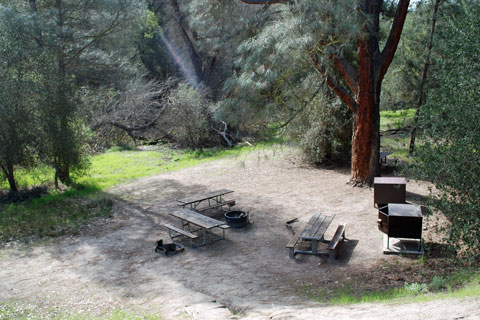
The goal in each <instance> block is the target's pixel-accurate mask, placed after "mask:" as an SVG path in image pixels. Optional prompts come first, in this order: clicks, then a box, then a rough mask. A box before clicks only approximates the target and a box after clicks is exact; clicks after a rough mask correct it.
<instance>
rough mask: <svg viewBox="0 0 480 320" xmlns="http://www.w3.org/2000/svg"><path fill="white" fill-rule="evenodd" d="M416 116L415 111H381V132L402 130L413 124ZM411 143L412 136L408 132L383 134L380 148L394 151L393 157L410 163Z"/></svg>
mask: <svg viewBox="0 0 480 320" xmlns="http://www.w3.org/2000/svg"><path fill="white" fill-rule="evenodd" d="M414 116H415V109H406V110H396V111H389V110H386V111H381V112H380V130H381V131H385V130H389V129H401V128H405V127H408V126H410V125H411V124H412V121H413V118H414ZM409 143H410V134H409V133H408V132H402V133H397V134H395V135H387V134H383V135H382V137H381V142H380V146H381V149H382V150H388V151H393V152H394V153H393V154H392V157H395V158H398V159H400V160H402V161H408V158H407V155H408V146H409Z"/></svg>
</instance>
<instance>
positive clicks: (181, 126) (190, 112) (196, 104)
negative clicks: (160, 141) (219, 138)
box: [168, 83, 212, 149]
mask: <svg viewBox="0 0 480 320" xmlns="http://www.w3.org/2000/svg"><path fill="white" fill-rule="evenodd" d="M171 99H172V106H171V109H170V111H169V115H168V122H169V123H170V125H172V131H171V132H172V134H171V136H172V139H173V141H174V142H175V143H177V144H179V145H180V146H182V147H187V148H191V149H196V148H199V147H202V146H206V145H209V144H210V141H211V138H212V137H211V119H212V115H211V106H212V105H211V103H210V101H208V100H207V99H206V98H205V97H204V96H203V95H202V93H201V92H200V91H198V90H196V89H195V88H193V87H191V86H190V85H188V84H186V83H180V84H179V86H178V88H177V89H176V90H174V91H173V93H172V95H171Z"/></svg>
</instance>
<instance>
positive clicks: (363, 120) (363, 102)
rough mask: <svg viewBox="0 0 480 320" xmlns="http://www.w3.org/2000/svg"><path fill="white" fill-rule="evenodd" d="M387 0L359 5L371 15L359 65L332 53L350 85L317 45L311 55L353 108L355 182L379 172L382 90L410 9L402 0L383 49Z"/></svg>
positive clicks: (250, 1)
mask: <svg viewBox="0 0 480 320" xmlns="http://www.w3.org/2000/svg"><path fill="white" fill-rule="evenodd" d="M240 1H242V2H244V3H247V4H273V3H288V1H286V0H278V1H273V0H271V1H269V0H264V1H260V0H258V1H257V0H240ZM382 3H383V0H358V5H359V9H360V10H361V11H362V13H363V14H365V15H367V16H368V17H370V19H371V23H370V24H368V26H366V27H365V29H364V30H363V32H362V34H361V36H360V38H359V39H358V47H357V53H358V58H357V59H358V63H357V64H358V67H357V69H355V68H354V67H353V66H352V65H351V64H350V63H349V62H348V61H346V60H345V59H343V58H342V57H337V56H331V57H330V59H331V60H332V62H333V64H334V66H335V69H336V70H337V71H338V73H339V74H340V76H341V77H342V78H343V79H344V80H345V83H346V84H347V86H348V88H345V87H344V86H343V85H342V84H340V83H338V82H337V81H335V79H333V78H332V77H330V76H329V75H327V74H326V72H325V67H324V66H322V65H321V63H320V59H319V58H318V56H317V54H316V52H315V48H313V49H311V50H310V57H311V58H312V61H313V63H314V65H315V67H316V68H317V70H318V71H319V72H320V73H321V74H322V75H324V77H325V78H326V83H327V84H328V86H330V87H331V88H332V89H333V90H334V92H335V93H336V94H337V95H338V96H339V97H340V98H341V99H342V100H343V101H344V102H345V103H346V104H347V105H348V107H349V108H350V109H351V110H352V112H353V121H354V123H353V137H352V182H353V183H360V184H364V183H368V184H371V183H372V181H373V178H374V177H375V176H377V175H378V173H379V152H380V110H379V106H380V90H381V85H382V81H383V78H384V76H385V73H386V72H387V70H388V67H389V66H390V64H391V62H392V60H393V57H394V55H395V51H396V50H397V46H398V42H399V41H400V36H401V34H402V30H403V25H404V23H405V18H406V16H407V12H408V5H409V3H410V1H409V0H400V1H399V3H398V7H397V11H396V14H395V18H394V21H393V23H392V27H391V30H390V34H389V36H388V39H387V41H386V43H385V47H384V48H383V51H381V52H380V49H379V39H378V34H379V29H380V27H379V19H380V9H381V6H382Z"/></svg>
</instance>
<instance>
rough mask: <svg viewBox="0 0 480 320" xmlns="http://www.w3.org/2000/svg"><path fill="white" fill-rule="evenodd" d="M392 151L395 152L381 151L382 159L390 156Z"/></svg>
mask: <svg viewBox="0 0 480 320" xmlns="http://www.w3.org/2000/svg"><path fill="white" fill-rule="evenodd" d="M392 153H393V152H392V151H381V152H380V159H382V158H385V157H388V156H389V155H391V154H392Z"/></svg>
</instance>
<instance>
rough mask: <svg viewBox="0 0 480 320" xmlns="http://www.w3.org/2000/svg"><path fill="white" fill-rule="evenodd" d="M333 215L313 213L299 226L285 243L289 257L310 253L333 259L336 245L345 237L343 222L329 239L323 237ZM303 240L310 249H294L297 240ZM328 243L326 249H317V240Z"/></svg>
mask: <svg viewBox="0 0 480 320" xmlns="http://www.w3.org/2000/svg"><path fill="white" fill-rule="evenodd" d="M334 217H335V215H334V214H332V215H323V214H320V213H315V214H314V215H313V216H312V217H311V218H310V220H309V221H308V222H307V223H306V224H305V225H304V226H303V228H300V231H299V232H298V233H296V235H295V236H294V237H292V239H291V240H290V242H289V243H288V244H287V248H288V249H289V256H290V258H291V259H295V255H296V254H297V253H299V254H310V255H316V256H320V255H326V256H328V257H329V259H330V261H333V260H334V259H335V254H336V249H337V245H338V244H339V243H340V242H341V241H343V240H344V239H345V227H346V225H345V224H341V225H339V226H338V228H337V230H336V232H335V235H334V236H333V238H332V239H331V240H330V241H327V240H325V239H324V235H325V232H326V231H327V229H328V227H329V226H330V224H331V223H332V221H333V218H334ZM300 240H305V241H308V242H309V243H310V249H308V250H296V249H295V246H296V244H297V242H298V241H300ZM319 241H321V242H325V243H328V247H327V250H326V251H318V248H317V245H318V242H319Z"/></svg>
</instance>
